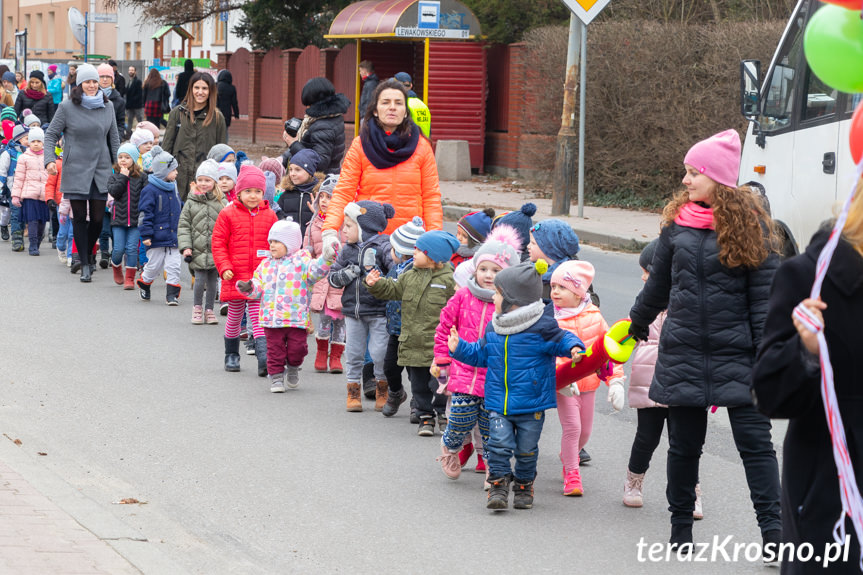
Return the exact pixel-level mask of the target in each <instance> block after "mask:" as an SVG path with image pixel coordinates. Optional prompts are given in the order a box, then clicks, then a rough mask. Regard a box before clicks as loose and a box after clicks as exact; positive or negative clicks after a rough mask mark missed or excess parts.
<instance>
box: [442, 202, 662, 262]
mask: <svg viewBox="0 0 863 575" xmlns="http://www.w3.org/2000/svg"><path fill="white" fill-rule="evenodd" d="M473 211H475V209H474V208H467V207H464V206H456V205H451V204H444V205H443V217H444V219H445V220H448V221H452V222H457V221H459V220H460V219H461V218H462V217H464V216H466V215H467V214H469V213H471V212H473ZM534 219H539V218H537V217H536V216H534ZM570 225H571V226H572V224H570ZM572 229H573V230H574V231H575V233H576V234H577V235H578V239H579V241H581V242H584V243H586V244H590V245H592V246H599V247H605V248H610V249H615V250H620V251H626V252H640V251H641V250H642V249H644V246H646V245H647V244H648V242H645V241H643V240H638V239H637V238H634V237H626V236H619V235H614V234H602V233H597V232H594V231H590V230H585V229H579V227H578V226H577V225H574V226H572Z"/></svg>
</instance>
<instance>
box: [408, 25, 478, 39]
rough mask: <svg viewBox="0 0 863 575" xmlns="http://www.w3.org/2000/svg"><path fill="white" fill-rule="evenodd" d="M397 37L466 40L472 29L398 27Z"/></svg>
mask: <svg viewBox="0 0 863 575" xmlns="http://www.w3.org/2000/svg"><path fill="white" fill-rule="evenodd" d="M396 37H397V38H454V39H457V40H464V39H467V38H470V30H452V29H448V28H407V27H404V26H397V27H396Z"/></svg>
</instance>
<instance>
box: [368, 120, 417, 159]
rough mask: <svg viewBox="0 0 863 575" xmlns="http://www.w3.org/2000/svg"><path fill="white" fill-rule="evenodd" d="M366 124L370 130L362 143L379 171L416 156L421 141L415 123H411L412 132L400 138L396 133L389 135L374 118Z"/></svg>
mask: <svg viewBox="0 0 863 575" xmlns="http://www.w3.org/2000/svg"><path fill="white" fill-rule="evenodd" d="M366 124H367V125H368V129H367V130H364V132H365V133H364V134H363V137H362V138H360V142H361V143H362V145H363V152H365V154H366V157H367V158H368V159H369V161H370V162H371V163H372V165H373V166H374V167H376V168H377V169H379V170H385V169H387V168H392V167H393V166H397V165H398V164H401V163H402V162H404V161H405V160H407V159H408V158H410V157H411V156H413V155H414V152H415V151H416V149H417V144H418V143H419V140H420V131H419V128H417V126H416V124H414V123H413V122H411V123H410V127H411V131H410V134H409V135H407V136H399V134H397V133H395V132H393V133H392V134H389V135H388V134H387V133H386V132H384V130H383V128H381V127H380V126H378V123H377V121H375V119H374V118H372V119H370V120H369V121H368V122H366Z"/></svg>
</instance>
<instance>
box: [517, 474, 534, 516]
mask: <svg viewBox="0 0 863 575" xmlns="http://www.w3.org/2000/svg"><path fill="white" fill-rule="evenodd" d="M512 494H513V495H512V507H513V509H530V508H531V507H533V481H519V480H518V479H516V480H515V482H514V483H513V484H512Z"/></svg>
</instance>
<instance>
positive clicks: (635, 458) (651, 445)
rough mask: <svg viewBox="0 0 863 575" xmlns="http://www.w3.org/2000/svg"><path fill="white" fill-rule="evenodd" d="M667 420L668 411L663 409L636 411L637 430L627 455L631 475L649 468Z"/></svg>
mask: <svg viewBox="0 0 863 575" xmlns="http://www.w3.org/2000/svg"><path fill="white" fill-rule="evenodd" d="M667 418H668V409H666V408H664V407H644V408H640V409H638V428H637V429H636V430H635V439H633V440H632V451H631V452H630V454H629V470H630V471H631V472H633V473H644V472H646V471H647V468H648V467H650V459H651V457H653V452H654V451H656V448H657V447H659V440H660V439H661V438H662V428H663V427H665V420H666V419H667Z"/></svg>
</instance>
